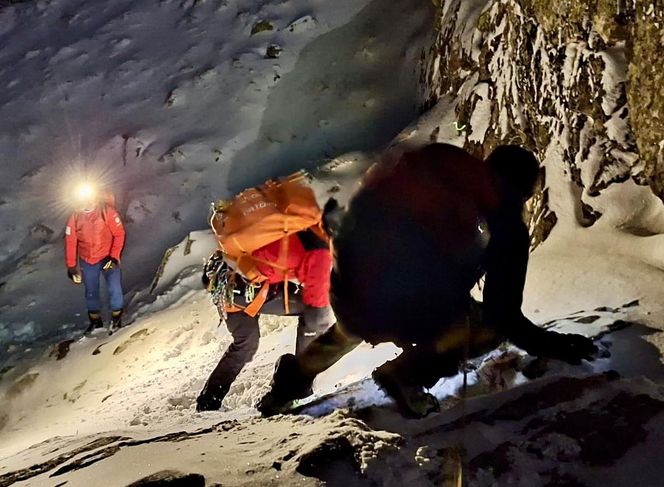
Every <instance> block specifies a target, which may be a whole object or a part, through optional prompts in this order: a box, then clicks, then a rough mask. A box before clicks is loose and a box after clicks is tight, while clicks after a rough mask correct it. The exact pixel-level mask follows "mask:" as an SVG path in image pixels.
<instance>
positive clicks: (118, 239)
mask: <svg viewBox="0 0 664 487" xmlns="http://www.w3.org/2000/svg"><path fill="white" fill-rule="evenodd" d="M78 196H79V204H78V208H77V209H76V210H75V211H74V212H73V213H72V214H71V215H70V216H69V219H68V220H67V225H66V227H65V261H66V265H67V276H68V277H69V279H71V281H72V282H73V283H74V284H81V283H83V288H84V289H85V302H86V306H87V310H88V318H89V321H90V324H89V326H88V328H87V330H86V332H85V333H86V334H88V333H90V332H92V331H94V330H95V329H98V328H103V326H104V322H103V320H102V316H101V297H100V293H99V279H100V277H101V276H102V275H103V276H104V279H106V285H107V288H108V294H109V301H110V307H111V325H110V328H109V332H110V333H112V332H113V331H115V330H117V329H119V328H120V327H121V326H122V313H123V309H124V297H123V292H122V282H121V278H122V272H121V270H120V255H121V253H122V249H123V247H124V242H125V230H124V226H123V224H122V220H121V218H120V215H119V213H118V211H117V210H116V209H115V206H114V203H115V199H114V198H113V196H112V194H111V193H109V192H106V193H101V194H100V195H97V194H96V191H94V190H93V189H92V188H90V187H89V186H83V187H82V188H81V189H80V194H79V195H78ZM79 264H80V270H79Z"/></svg>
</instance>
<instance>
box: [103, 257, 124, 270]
mask: <svg viewBox="0 0 664 487" xmlns="http://www.w3.org/2000/svg"><path fill="white" fill-rule="evenodd" d="M101 267H102V269H104V270H105V271H110V270H111V269H117V268H118V267H120V263H119V262H118V259H115V258H113V257H111V256H108V257H106V258H105V259H104V261H103V262H102V266H101Z"/></svg>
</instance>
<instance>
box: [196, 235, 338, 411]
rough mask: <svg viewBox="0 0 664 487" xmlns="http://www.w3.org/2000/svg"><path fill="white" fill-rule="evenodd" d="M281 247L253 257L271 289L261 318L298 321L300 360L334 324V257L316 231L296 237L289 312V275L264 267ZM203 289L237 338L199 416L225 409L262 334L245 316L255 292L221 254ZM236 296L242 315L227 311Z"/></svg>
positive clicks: (200, 401) (289, 263)
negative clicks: (226, 400) (273, 317)
mask: <svg viewBox="0 0 664 487" xmlns="http://www.w3.org/2000/svg"><path fill="white" fill-rule="evenodd" d="M280 249H281V242H280V241H277V242H274V243H271V244H268V245H266V246H264V247H262V248H260V249H258V250H256V251H255V252H254V253H253V254H252V257H254V258H255V259H256V261H257V267H258V270H259V271H260V272H261V273H262V274H263V275H264V276H265V277H266V278H267V281H268V283H269V290H268V296H267V300H266V302H265V304H263V306H262V307H261V309H260V313H261V314H268V315H281V316H284V315H289V316H298V317H299V323H298V327H297V339H296V342H295V354H296V355H298V354H300V353H301V352H302V351H303V350H304V349H305V348H306V347H307V345H308V344H309V343H310V342H311V341H313V340H314V339H315V338H316V337H317V336H319V335H321V334H322V333H324V332H325V331H326V330H327V329H328V328H329V327H330V326H332V324H333V323H334V314H333V313H332V308H331V307H330V298H329V291H330V271H331V269H332V255H331V253H330V249H329V245H328V243H327V242H324V241H323V240H322V239H321V238H320V237H319V236H318V235H316V234H315V233H314V232H313V231H311V230H305V231H302V232H298V233H296V234H294V235H292V236H291V237H290V239H289V242H288V256H287V259H286V262H285V266H284V267H286V268H287V272H288V277H289V279H290V281H289V283H288V286H289V287H288V293H287V294H288V304H289V305H288V312H286V306H285V303H284V294H285V293H284V272H283V271H282V270H280V269H278V268H276V267H273V266H270V265H269V264H266V263H261V262H260V261H263V262H272V263H275V264H276V263H278V261H279V254H280ZM203 284H204V285H205V286H206V287H207V288H208V290H210V291H211V292H212V296H213V302H215V304H216V305H217V308H218V311H219V315H220V317H221V319H222V321H223V320H224V318H225V321H226V327H227V328H228V331H229V332H230V333H231V335H233V343H232V344H231V345H230V346H229V347H228V349H227V350H226V352H225V353H224V355H223V356H222V358H221V360H220V361H219V363H218V364H217V366H216V367H215V369H214V370H213V371H212V373H211V374H210V377H209V379H208V380H207V383H206V384H205V387H204V388H203V391H202V392H201V393H200V395H199V396H198V398H197V399H196V403H197V405H196V410H197V411H211V410H217V409H220V408H221V402H222V400H223V399H224V397H225V396H226V394H227V393H228V391H229V389H230V387H231V384H232V383H233V381H234V380H235V378H236V377H237V376H238V374H239V373H240V371H241V370H242V368H243V367H244V366H245V365H246V364H247V363H248V362H249V361H251V359H252V358H253V356H254V354H255V353H256V350H257V349H258V341H259V337H260V332H259V328H258V315H255V316H250V315H249V314H247V313H246V312H244V311H243V310H242V308H243V307H245V306H246V305H247V304H249V303H250V302H251V301H252V299H253V294H254V292H253V288H252V286H251V285H250V284H249V283H247V281H246V280H245V279H243V277H242V276H241V275H240V274H239V273H237V272H235V271H234V270H233V269H231V267H230V266H229V265H228V263H227V262H226V261H225V260H224V258H223V253H222V252H221V251H217V252H215V253H214V254H212V256H211V257H210V259H208V262H207V263H206V265H205V268H204V272H203ZM220 295H221V296H227V297H228V296H233V298H232V299H233V305H234V307H236V308H237V311H234V312H231V311H228V299H223V297H222V299H220V298H219V297H220Z"/></svg>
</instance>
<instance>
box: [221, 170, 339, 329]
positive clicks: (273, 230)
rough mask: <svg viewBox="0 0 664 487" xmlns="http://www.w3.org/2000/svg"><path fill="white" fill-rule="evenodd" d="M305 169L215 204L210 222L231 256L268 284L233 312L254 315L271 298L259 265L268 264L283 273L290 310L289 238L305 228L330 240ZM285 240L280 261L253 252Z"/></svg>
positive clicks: (255, 280) (243, 269)
mask: <svg viewBox="0 0 664 487" xmlns="http://www.w3.org/2000/svg"><path fill="white" fill-rule="evenodd" d="M305 180H306V174H305V173H304V172H302V171H300V172H297V173H294V174H291V175H290V176H287V177H285V178H282V179H279V180H277V181H272V180H270V181H266V182H265V183H264V184H262V185H261V186H258V187H255V188H249V189H246V190H245V191H243V192H242V193H240V194H238V195H237V196H236V197H235V198H233V200H232V201H231V202H230V204H229V205H226V206H225V207H224V208H220V207H219V205H215V207H214V208H213V213H212V218H211V220H210V225H211V227H212V230H213V231H214V233H215V235H216V236H217V240H218V242H219V247H220V249H221V250H222V252H223V253H224V257H225V259H226V260H228V261H230V262H231V263H233V264H235V267H237V269H238V270H239V271H240V272H241V273H242V275H243V276H244V277H246V278H247V279H248V280H249V281H251V283H252V284H257V283H263V286H262V287H261V290H260V291H259V293H258V294H257V295H256V298H255V299H254V300H253V301H252V302H251V303H250V304H249V305H248V306H247V307H246V308H244V309H242V310H241V309H239V308H237V307H231V308H229V309H227V311H229V312H234V311H240V310H241V311H244V312H245V313H247V314H248V315H250V316H255V315H256V314H257V313H258V311H259V310H260V308H261V307H262V305H263V304H264V303H265V300H266V299H267V293H268V289H269V285H268V283H267V278H266V277H265V276H264V275H263V274H262V273H261V272H260V271H259V270H258V267H257V266H256V264H257V263H258V262H260V263H261V264H267V265H269V266H272V267H275V268H277V269H279V270H280V271H281V272H283V274H284V305H285V310H286V313H288V312H289V309H288V280H289V278H292V277H293V276H289V274H288V268H287V266H286V262H287V259H288V240H289V237H290V236H291V235H293V234H295V233H297V232H300V231H302V230H307V229H311V230H312V231H314V232H315V233H316V234H317V235H318V236H319V237H321V238H322V239H324V240H325V241H328V240H329V239H328V237H327V235H326V234H325V232H324V231H323V227H322V211H321V209H320V208H319V206H318V203H317V202H316V197H315V195H314V192H313V191H312V189H311V188H310V187H309V186H307V185H306V183H305ZM276 241H281V249H280V251H279V259H278V262H276V263H274V262H268V261H265V260H262V259H259V258H256V257H253V256H252V253H253V252H254V251H256V250H258V249H260V248H261V247H264V246H266V245H268V244H271V243H273V242H276Z"/></svg>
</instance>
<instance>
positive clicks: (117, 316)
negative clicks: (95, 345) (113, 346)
mask: <svg viewBox="0 0 664 487" xmlns="http://www.w3.org/2000/svg"><path fill="white" fill-rule="evenodd" d="M120 328H122V310H121V309H118V310H115V311H111V326H110V328H109V329H108V334H109V335H112V334H113V333H114V332H116V331H117V330H119V329H120Z"/></svg>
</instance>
